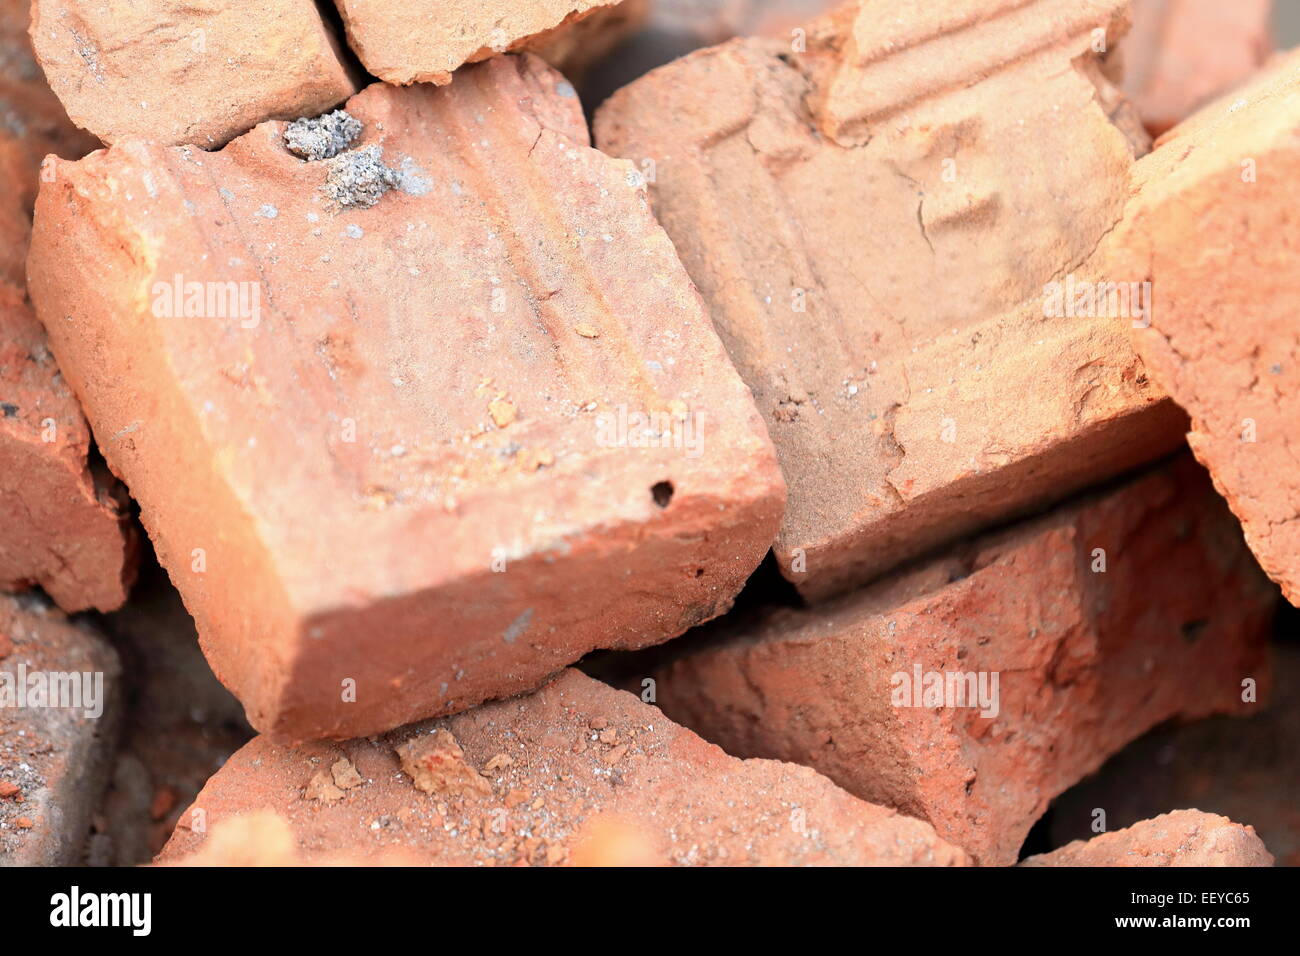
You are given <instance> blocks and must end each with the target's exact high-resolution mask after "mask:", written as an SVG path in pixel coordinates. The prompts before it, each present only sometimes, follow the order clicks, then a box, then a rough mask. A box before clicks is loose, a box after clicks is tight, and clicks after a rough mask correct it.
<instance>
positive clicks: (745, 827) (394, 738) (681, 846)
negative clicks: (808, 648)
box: [160, 81, 966, 865]
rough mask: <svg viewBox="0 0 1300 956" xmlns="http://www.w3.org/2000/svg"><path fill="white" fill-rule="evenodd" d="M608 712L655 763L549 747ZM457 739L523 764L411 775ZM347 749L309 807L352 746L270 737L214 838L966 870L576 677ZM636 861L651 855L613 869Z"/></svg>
mask: <svg viewBox="0 0 1300 956" xmlns="http://www.w3.org/2000/svg"><path fill="white" fill-rule="evenodd" d="M458 82H459V81H458ZM593 713H600V714H603V715H605V716H607V717H608V718H609V720H610V723H611V725H613V726H615V727H617V728H618V729H619V731H620V736H624V737H632V738H633V739H634V740H635V745H634V747H633V749H634V751H635V752H636V753H638V754H640V755H641V757H642V759H641V760H639V761H635V762H634V761H627V762H626V766H623V767H621V768H619V769H611V768H609V767H606V766H605V765H604V764H603V763H602V762H601V761H600V760H599V759H598V758H597V757H596V756H595V755H594V754H593V753H588V754H586V755H581V756H579V755H575V754H571V753H569V752H568V748H567V747H565V746H562V745H556V746H552V745H551V744H550V743H549V741H551V740H556V741H561V740H568V739H571V738H572V736H573V735H574V734H580V733H584V732H587V731H586V726H587V722H588V721H589V719H590V717H591V715H592V714H593ZM443 734H447V735H448V736H450V737H454V739H455V740H456V741H458V743H459V747H463V748H464V750H463V754H464V760H465V762H466V764H467V765H468V766H470V767H474V766H482V765H484V764H486V763H487V762H488V761H489V760H491V759H492V758H493V756H494V755H497V754H500V753H509V754H510V755H511V756H512V757H513V758H514V762H513V763H512V764H511V765H510V766H508V767H503V768H501V769H500V770H499V771H498V772H497V773H496V774H494V775H493V777H492V779H491V782H490V783H489V781H487V780H485V781H484V782H485V783H487V784H488V790H487V791H486V792H484V793H478V792H476V791H473V790H466V791H465V792H464V793H463V794H462V795H459V796H456V797H452V796H450V795H447V794H434V795H428V796H426V795H425V794H422V793H421V792H420V791H419V790H417V789H415V787H414V785H413V784H412V781H411V778H410V777H409V776H408V775H407V774H406V773H401V772H399V760H398V755H397V754H398V751H401V750H402V749H403V748H404V747H406V746H407V745H408V744H409V743H410V742H411V741H414V740H428V739H431V738H433V737H439V736H441V735H443ZM342 746H343V748H344V749H346V751H347V754H348V757H349V759H350V760H351V761H352V762H353V763H354V764H355V765H356V767H357V769H358V770H359V771H360V773H361V775H362V776H363V777H365V778H366V779H367V781H368V782H367V783H366V784H365V785H364V786H362V787H359V788H357V789H356V790H354V791H351V792H350V794H349V798H348V800H347V801H346V802H337V803H330V804H320V803H316V804H308V803H307V802H305V801H304V800H303V799H302V796H301V794H302V789H303V786H304V785H305V784H306V782H307V779H308V778H309V776H310V775H311V773H312V767H313V763H312V759H313V758H316V759H317V760H318V763H327V762H329V761H332V760H333V759H335V755H336V754H337V747H336V746H334V745H329V744H321V743H318V744H306V745H303V746H300V747H297V748H288V747H283V746H279V745H277V744H275V743H274V742H273V741H271V740H269V739H268V738H265V737H259V738H256V739H254V740H253V741H252V742H251V743H249V744H248V745H247V746H246V747H244V748H243V749H242V750H240V751H239V752H238V753H236V754H235V755H234V756H232V757H231V758H230V760H229V761H227V763H226V764H225V766H223V767H222V769H221V770H219V771H218V772H217V774H216V775H215V776H214V777H213V778H212V779H211V780H210V781H209V782H208V785H207V786H206V787H205V788H204V790H203V792H202V793H201V794H199V797H198V800H197V801H196V802H195V807H196V808H198V809H201V810H202V819H204V820H205V821H206V826H211V827H213V832H214V833H215V832H216V828H217V827H219V826H220V825H222V824H223V822H224V821H228V820H232V819H237V818H239V817H240V816H243V815H245V814H247V813H248V812H249V811H251V810H254V809H267V810H270V811H273V812H274V813H276V814H278V815H280V816H281V817H283V818H284V819H285V820H287V821H288V825H289V827H290V829H291V830H292V833H293V837H294V841H295V843H296V846H297V847H298V849H299V850H300V851H310V850H312V849H315V848H320V847H329V848H330V849H331V850H333V851H335V852H337V853H344V854H347V855H348V856H349V857H351V858H353V859H356V860H359V861H367V860H371V859H374V858H376V857H377V856H378V857H379V858H382V854H384V853H386V852H389V851H391V850H393V849H397V848H404V849H406V850H407V851H409V852H410V853H412V854H413V855H415V856H416V857H418V858H419V859H420V862H423V863H425V864H429V863H433V864H439V865H473V864H479V865H482V864H490V865H511V864H519V863H522V864H534V865H547V864H554V863H565V862H569V863H572V862H574V853H573V851H574V848H575V847H577V848H579V850H580V852H579V853H578V856H577V861H578V862H584V860H585V861H586V862H589V863H590V862H646V861H647V858H648V859H649V860H651V861H656V862H661V863H672V864H681V865H706V864H717V865H746V864H760V863H767V864H816V863H822V864H876V865H905V864H906V865H961V864H964V863H965V862H966V857H965V854H963V853H962V852H961V851H959V850H956V849H954V848H953V847H951V846H949V845H948V844H947V843H945V842H944V841H943V840H940V839H939V838H937V837H936V836H935V834H934V831H933V829H932V828H931V827H930V826H929V825H928V824H925V823H922V822H920V821H918V820H911V819H908V818H907V817H904V816H901V815H899V814H897V813H894V812H893V811H891V810H886V809H884V808H881V807H875V806H871V805H870V804H867V803H864V802H862V801H860V800H858V799H856V798H854V797H851V796H849V795H848V794H847V793H844V792H843V791H842V790H840V789H839V788H837V787H835V786H834V785H833V784H831V782H830V781H828V780H827V779H826V778H825V777H822V776H821V775H820V774H818V773H815V772H814V771H812V770H809V769H808V768H806V767H797V766H793V765H789V764H781V763H777V762H774V761H770V760H737V759H735V758H733V757H729V756H727V755H726V754H725V753H723V752H722V750H720V749H719V748H718V747H716V746H714V745H712V744H710V743H706V742H705V741H703V740H701V739H700V738H699V737H696V736H695V735H694V734H693V733H691V732H690V731H688V730H685V729H684V728H681V727H677V726H675V725H674V724H672V723H671V722H670V721H668V720H666V719H665V718H664V716H663V714H662V713H660V712H659V711H658V710H657V709H655V708H654V707H651V706H649V705H647V704H643V703H642V702H641V701H639V700H638V699H637V698H636V697H634V696H632V695H631V694H627V693H623V692H621V691H616V690H614V689H613V688H611V687H608V686H607V685H604V684H601V683H600V682H598V681H595V680H593V679H591V678H589V677H586V676H584V675H583V674H581V673H579V672H577V671H574V670H567V671H565V672H564V673H563V674H561V675H560V676H559V677H557V678H556V679H555V680H554V681H553V682H551V683H549V684H547V685H546V686H544V687H543V688H541V689H540V690H538V691H536V692H534V693H533V694H530V695H528V696H526V697H520V698H515V699H513V700H507V701H499V702H495V703H490V704H485V705H483V706H482V707H479V708H477V709H476V710H474V711H471V712H469V713H465V714H460V715H457V716H455V717H452V718H447V719H443V720H440V721H436V722H429V723H425V724H421V725H417V726H414V727H406V728H402V729H400V730H397V731H393V732H392V733H390V734H387V735H386V736H384V737H383V738H381V739H378V740H373V741H372V740H355V741H351V742H349V743H346V744H343V745H342ZM516 790H517V791H520V792H523V793H525V794H526V795H527V797H526V798H525V799H524V800H522V801H520V802H518V803H516V804H515V805H514V806H513V807H509V808H508V807H507V805H506V803H505V798H506V796H507V795H508V794H509V793H511V792H513V791H516ZM541 798H544V799H543V800H542V802H541V803H540V804H539V803H538V799H541ZM440 801H445V803H440ZM403 810H406V811H407V812H406V813H405V815H404V816H403V814H402V813H401V811H403ZM616 822H621V824H622V826H623V827H632V828H635V830H636V831H637V832H638V833H639V834H640V836H641V840H639V841H637V842H636V845H635V846H628V847H624V848H623V849H620V847H619V846H617V845H615V846H609V845H606V846H604V847H592V846H591V845H590V844H591V841H593V840H595V841H597V842H598V843H606V844H608V843H609V842H611V841H613V842H615V843H621V842H622V841H615V840H614V839H613V837H611V836H610V835H609V833H610V829H611V827H613V828H614V829H617V826H616ZM186 823H187V820H186V818H184V817H183V818H182V821H181V825H180V826H179V827H178V828H177V830H176V832H175V834H174V835H173V836H172V839H171V841H170V842H169V843H168V844H167V846H166V848H165V849H164V850H163V852H162V854H161V856H160V861H161V862H174V861H179V860H184V859H185V858H186V857H187V856H188V855H189V854H193V853H195V852H196V851H197V852H202V851H203V848H204V844H205V834H204V833H203V832H196V831H195V830H194V829H191V828H189V827H187V826H186ZM622 854H626V855H628V856H633V857H635V859H634V860H626V859H624V860H617V861H611V860H610V859H609V858H610V857H611V856H620V855H622ZM595 858H599V859H595Z"/></svg>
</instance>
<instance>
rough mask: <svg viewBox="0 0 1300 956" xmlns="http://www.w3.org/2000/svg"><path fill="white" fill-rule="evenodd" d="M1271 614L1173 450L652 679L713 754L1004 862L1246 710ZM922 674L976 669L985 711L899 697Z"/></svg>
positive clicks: (689, 656) (1258, 679)
mask: <svg viewBox="0 0 1300 956" xmlns="http://www.w3.org/2000/svg"><path fill="white" fill-rule="evenodd" d="M1099 558H1100V560H1101V561H1102V562H1103V563H1102V564H1098V563H1097V562H1098V560H1099ZM1188 582H1196V584H1195V586H1194V587H1193V586H1189V584H1188ZM1276 600H1277V598H1276V591H1275V590H1274V589H1273V588H1272V586H1271V585H1269V584H1268V582H1267V581H1266V580H1265V579H1264V577H1263V575H1261V574H1260V573H1259V569H1258V567H1257V566H1256V565H1255V563H1254V561H1253V560H1252V559H1251V557H1250V554H1249V552H1248V551H1247V550H1246V548H1245V546H1244V544H1243V542H1242V541H1241V536H1240V533H1239V531H1238V529H1237V527H1236V525H1235V522H1234V521H1233V520H1232V516H1231V515H1230V514H1229V513H1228V511H1227V509H1226V508H1225V507H1223V505H1222V502H1220V501H1219V500H1218V498H1217V496H1216V495H1215V494H1214V490H1213V488H1212V487H1211V485H1210V482H1209V480H1208V478H1207V477H1206V475H1205V473H1204V471H1203V470H1201V469H1200V468H1199V466H1197V465H1196V464H1195V462H1193V461H1192V460H1191V458H1190V456H1180V457H1179V458H1178V459H1176V460H1175V461H1174V462H1173V463H1171V464H1168V465H1162V466H1160V467H1159V468H1158V469H1156V470H1154V471H1152V472H1149V473H1147V474H1144V475H1143V476H1141V477H1139V478H1137V479H1134V480H1132V481H1130V482H1128V483H1126V484H1124V485H1122V486H1120V487H1119V488H1117V489H1114V490H1111V491H1108V492H1105V493H1098V494H1095V495H1092V496H1090V497H1087V498H1085V499H1083V500H1082V501H1080V502H1075V503H1071V504H1069V505H1067V506H1063V507H1061V508H1058V509H1056V510H1054V511H1052V512H1050V513H1049V514H1047V515H1045V516H1043V517H1040V518H1036V519H1033V520H1031V521H1028V522H1024V523H1021V524H1019V525H1015V526H1012V527H1011V528H1009V529H1007V530H1005V531H1001V532H997V533H995V534H991V535H987V536H985V537H982V538H979V539H977V540H975V541H973V542H970V543H967V544H963V545H961V546H959V547H956V548H954V549H952V550H950V551H949V552H947V553H946V554H944V555H942V556H940V557H937V558H934V559H932V560H928V561H924V562H922V563H920V564H918V565H916V566H913V567H911V568H908V569H906V570H903V571H899V572H897V573H896V574H895V575H893V576H891V577H889V578H887V579H885V580H883V581H880V582H878V583H876V584H874V585H872V586H870V587H868V588H866V589H865V590H862V591H860V592H858V593H856V594H853V595H849V596H847V597H844V598H841V599H838V600H835V601H832V602H828V603H826V604H824V605H821V606H818V607H815V608H812V609H807V610H780V611H774V612H771V613H768V614H766V615H764V616H762V617H760V619H759V620H758V621H756V622H739V623H734V624H728V625H725V626H720V627H719V628H718V629H717V631H715V632H714V633H713V635H712V639H704V640H701V641H700V642H699V643H697V644H694V645H692V644H690V643H689V642H687V643H684V644H682V645H681V652H680V654H679V655H678V656H677V659H675V660H672V661H671V662H669V663H665V664H664V665H662V666H661V668H660V669H659V670H658V671H657V672H656V673H655V675H654V676H655V679H656V686H657V692H658V700H659V704H660V706H661V707H662V708H663V710H664V713H666V714H668V715H669V717H670V718H672V719H673V720H676V721H678V722H680V723H682V724H683V725H685V726H687V727H690V728H691V729H692V730H695V731H696V732H697V733H700V734H702V735H703V736H705V737H707V738H708V739H709V740H713V741H716V742H717V743H718V744H719V745H721V746H722V747H723V748H725V749H726V751H727V752H728V753H731V754H735V755H737V756H744V757H768V758H773V759H779V760H791V761H795V762H797V763H802V764H806V765H808V766H812V767H814V768H816V769H817V770H820V771H821V772H822V773H824V774H826V775H827V776H828V777H830V778H831V779H832V780H834V781H836V782H837V783H839V784H840V785H841V786H842V787H844V788H845V789H846V790H848V791H850V792H851V793H854V794H856V795H858V796H860V797H862V798H863V799H865V800H870V801H871V802H873V803H880V804H883V805H886V806H892V807H895V808H897V809H898V810H899V811H900V812H902V813H906V814H909V815H911V816H915V817H917V818H919V819H924V820H928V821H929V822H930V823H932V824H934V827H935V830H936V831H937V832H938V833H939V835H940V836H942V837H943V838H944V839H946V840H949V841H950V842H952V843H955V844H957V845H958V846H961V847H963V848H964V849H965V850H967V851H968V852H969V853H970V854H971V856H972V857H974V858H975V859H977V860H978V861H979V862H980V863H981V864H983V865H1007V864H1010V863H1014V862H1015V860H1016V857H1017V853H1018V851H1019V849H1020V846H1021V844H1022V843H1023V841H1024V838H1025V836H1026V834H1027V833H1028V832H1029V829H1030V827H1031V826H1032V825H1033V823H1034V821H1035V820H1036V819H1037V818H1038V817H1039V816H1041V815H1042V813H1043V812H1044V811H1045V810H1046V809H1047V807H1048V805H1049V804H1050V803H1051V801H1052V800H1053V799H1054V798H1055V797H1056V796H1057V795H1058V794H1060V793H1062V792H1064V791H1065V790H1066V789H1067V788H1069V787H1071V786H1072V785H1074V784H1075V783H1076V782H1078V781H1079V780H1081V779H1083V778H1084V777H1086V776H1087V775H1088V774H1090V773H1092V772H1093V771H1094V770H1096V769H1097V768H1098V767H1099V766H1101V764H1102V763H1103V761H1105V760H1106V759H1107V758H1108V757H1109V756H1110V755H1111V754H1113V753H1115V752H1116V751H1118V750H1119V749H1120V748H1121V747H1123V746H1124V745H1126V744H1127V743H1129V742H1130V741H1132V740H1134V739H1136V738H1137V737H1139V736H1140V735H1142V734H1144V733H1145V732H1146V731H1148V730H1150V729H1151V728H1152V727H1154V726H1156V725H1157V724H1159V723H1161V722H1163V721H1166V720H1169V719H1171V718H1181V719H1192V718H1196V717H1202V716H1206V715H1209V714H1214V713H1244V712H1246V711H1249V710H1250V709H1251V708H1252V707H1254V706H1256V705H1255V704H1253V703H1251V702H1249V701H1248V700H1247V697H1248V696H1250V694H1248V693H1247V691H1248V689H1249V690H1250V692H1251V694H1253V695H1256V696H1254V697H1253V698H1252V699H1258V697H1257V695H1258V694H1259V693H1261V691H1262V689H1263V688H1264V687H1265V686H1266V684H1267V680H1268V660H1267V647H1266V642H1267V637H1268V630H1269V626H1270V624H1271V619H1272V614H1273V611H1274V609H1275V607H1276ZM668 650H669V652H670V653H672V650H673V649H672V648H669V649H668ZM917 671H919V672H920V674H921V682H920V683H921V686H922V688H924V687H925V686H927V684H930V683H932V682H933V680H934V678H933V677H931V676H930V675H936V674H937V675H940V676H941V678H942V680H943V681H944V682H945V686H946V682H947V681H948V680H949V677H948V675H950V674H954V675H955V674H963V675H964V674H973V675H976V677H977V679H978V675H981V674H982V675H985V676H984V678H983V679H984V681H985V684H984V687H985V688H986V690H988V691H989V693H987V694H986V696H985V702H986V703H987V702H990V701H991V702H992V703H993V706H991V707H988V706H978V707H977V706H971V700H970V699H964V700H963V699H959V698H957V697H956V695H955V693H954V694H953V695H952V696H943V697H936V698H933V699H927V698H926V697H924V696H921V694H920V692H919V691H918V692H917V696H916V697H912V698H911V699H910V700H909V699H908V698H906V697H905V696H902V694H903V691H904V690H905V689H907V690H910V688H911V687H912V685H913V684H916V683H917V682H916V680H915V674H916V672H917ZM900 675H902V676H900ZM994 675H996V677H997V685H996V693H993V692H992V691H993V688H994V685H993V684H992V681H993V679H994ZM1247 681H1250V682H1251V683H1249V684H1248V683H1246V682H1247ZM967 688H968V689H969V683H967ZM977 689H978V685H977ZM955 690H956V684H955V678H954V692H955ZM909 705H910V706H909Z"/></svg>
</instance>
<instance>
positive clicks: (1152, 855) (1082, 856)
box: [1020, 810, 1273, 866]
mask: <svg viewBox="0 0 1300 956" xmlns="http://www.w3.org/2000/svg"><path fill="white" fill-rule="evenodd" d="M1020 865H1021V866H1272V865H1273V856H1272V854H1270V853H1269V852H1268V850H1266V849H1265V848H1264V843H1263V841H1262V840H1260V838H1259V837H1257V836H1256V835H1255V828H1254V827H1249V826H1242V825H1241V824H1239V823H1233V822H1232V821H1231V820H1229V819H1228V818H1227V817H1221V816H1218V815H1216V814H1213V813H1202V812H1201V811H1200V810H1175V811H1174V812H1172V813H1166V814H1164V815H1162V816H1158V817H1156V818H1155V819H1153V820H1143V821H1142V822H1141V823H1135V824H1134V825H1133V826H1131V827H1129V828H1128V829H1126V830H1116V831H1115V832H1113V833H1103V834H1102V835H1101V836H1098V837H1093V838H1092V839H1091V840H1076V841H1075V842H1074V843H1071V844H1069V845H1068V846H1063V847H1061V848H1060V849H1059V850H1053V851H1052V852H1051V853H1042V854H1039V855H1038V856H1031V857H1029V858H1027V859H1026V860H1025V861H1024V862H1023V863H1021V864H1020Z"/></svg>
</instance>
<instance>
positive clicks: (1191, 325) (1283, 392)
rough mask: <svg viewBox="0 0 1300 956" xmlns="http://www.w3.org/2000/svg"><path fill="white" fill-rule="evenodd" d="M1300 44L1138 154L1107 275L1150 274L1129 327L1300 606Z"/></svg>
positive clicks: (1197, 448)
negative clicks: (1298, 187)
mask: <svg viewBox="0 0 1300 956" xmlns="http://www.w3.org/2000/svg"><path fill="white" fill-rule="evenodd" d="M1298 178H1300V54H1290V55H1288V56H1287V57H1284V58H1282V59H1281V60H1280V61H1279V62H1278V63H1277V64H1276V65H1275V66H1274V67H1273V68H1271V69H1270V70H1269V71H1268V72H1267V73H1266V74H1264V75H1262V76H1260V77H1259V78H1257V80H1256V81H1255V82H1254V83H1252V84H1251V86H1250V87H1248V88H1246V89H1243V90H1241V91H1239V92H1237V93H1233V94H1232V95H1230V96H1229V97H1227V98H1225V99H1223V100H1221V101H1219V102H1217V103H1215V104H1213V105H1211V106H1209V107H1207V108H1206V109H1205V110H1204V111H1202V112H1201V113H1198V114H1197V115H1196V116H1195V117H1193V118H1192V119H1190V120H1188V121H1187V122H1186V123H1184V124H1182V125H1181V126H1179V127H1178V128H1177V129H1175V130H1173V131H1172V132H1171V133H1170V134H1169V135H1168V136H1167V137H1166V138H1165V139H1163V140H1162V141H1161V142H1160V144H1159V145H1158V148H1157V149H1156V150H1155V151H1154V152H1153V153H1151V155H1150V156H1148V157H1147V158H1145V159H1144V160H1143V161H1142V162H1141V163H1140V164H1139V165H1138V181H1139V185H1140V187H1141V189H1140V192H1138V193H1137V195H1136V196H1135V197H1134V199H1133V200H1132V202H1131V203H1130V205H1129V208H1128V211H1127V213H1126V214H1125V221H1124V224H1123V227H1122V228H1121V229H1120V230H1117V232H1116V240H1115V250H1114V252H1115V262H1114V264H1113V265H1112V266H1111V272H1112V273H1113V274H1115V275H1131V276H1134V277H1137V278H1145V279H1147V280H1149V281H1150V282H1151V287H1152V289H1153V292H1154V309H1153V314H1152V317H1151V324H1150V327H1149V328H1139V329H1134V330H1132V336H1133V342H1134V344H1135V346H1136V348H1137V350H1138V352H1139V353H1140V354H1141V355H1142V357H1143V359H1144V361H1145V364H1146V366H1147V368H1148V369H1149V370H1150V372H1151V375H1152V377H1153V378H1154V379H1155V380H1156V381H1158V382H1159V383H1160V384H1161V385H1163V386H1164V387H1165V388H1166V389H1168V391H1169V393H1170V394H1171V395H1172V396H1173V397H1174V399H1175V400H1176V401H1178V403H1179V404H1180V405H1182V406H1183V407H1184V408H1185V409H1186V410H1187V411H1188V413H1189V414H1190V415H1191V419H1192V430H1191V434H1190V435H1189V436H1188V441H1189V442H1190V443H1191V446H1192V450H1193V451H1194V452H1195V453H1196V457H1197V458H1199V459H1200V460H1201V461H1202V462H1203V463H1204V464H1205V465H1206V466H1207V467H1208V468H1209V470H1210V474H1211V475H1212V476H1213V477H1214V482H1215V485H1216V486H1217V487H1218V488H1219V490H1220V491H1221V492H1222V493H1223V494H1224V496H1225V497H1226V498H1227V499H1228V504H1229V505H1230V506H1231V507H1232V510H1233V512H1234V513H1235V514H1236V515H1237V517H1238V518H1240V519H1241V523H1242V526H1243V527H1244V529H1245V533H1246V541H1247V543H1248V544H1249V545H1250V547H1251V549H1252V550H1253V551H1254V552H1255V556H1256V557H1257V558H1259V562H1260V564H1261V565H1262V566H1263V568H1264V570H1265V571H1266V572H1267V573H1268V574H1269V576H1270V577H1272V578H1273V580H1275V581H1277V582H1278V583H1279V584H1281V586H1282V590H1283V592H1284V593H1285V594H1286V596H1287V598H1288V599H1289V600H1290V601H1291V603H1293V604H1300V510H1297V505H1296V502H1297V501H1300V416H1297V414H1296V411H1297V407H1300V323H1297V322H1296V319H1295V307H1296V303H1297V302H1300V270H1297V269H1296V266H1295V263H1296V261H1297V257H1300V220H1298V219H1297V217H1296V216H1295V214H1294V211H1293V205H1294V203H1293V200H1294V194H1295V183H1296V181H1297V179H1298Z"/></svg>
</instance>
